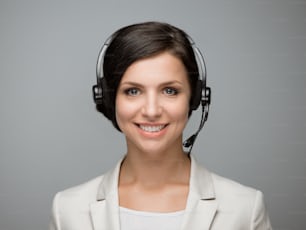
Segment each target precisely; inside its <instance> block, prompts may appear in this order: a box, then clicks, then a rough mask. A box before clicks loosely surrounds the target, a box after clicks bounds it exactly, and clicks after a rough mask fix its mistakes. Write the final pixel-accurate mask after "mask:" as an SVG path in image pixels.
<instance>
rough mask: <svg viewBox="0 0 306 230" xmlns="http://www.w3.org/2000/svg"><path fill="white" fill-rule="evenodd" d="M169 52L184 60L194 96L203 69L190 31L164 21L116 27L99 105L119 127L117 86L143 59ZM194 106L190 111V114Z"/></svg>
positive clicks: (104, 66) (104, 68) (105, 60)
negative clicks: (191, 40) (131, 67)
mask: <svg viewBox="0 0 306 230" xmlns="http://www.w3.org/2000/svg"><path fill="white" fill-rule="evenodd" d="M162 52H169V53H171V54H172V55H174V56H175V57H177V58H179V59H180V60H181V61H182V63H183V64H184V66H185V68H186V70H187V73H188V77H189V78H188V80H189V83H190V88H191V100H192V98H193V97H194V96H195V95H194V94H195V93H196V90H197V89H196V88H197V87H196V85H197V81H198V79H199V70H198V66H197V61H196V58H195V54H194V51H193V48H192V45H191V44H190V41H189V39H188V35H187V34H186V33H185V32H184V31H182V30H181V29H179V28H177V27H175V26H172V25H170V24H167V23H162V22H144V23H138V24H133V25H129V26H126V27H123V28H121V29H119V30H118V31H116V32H115V33H114V34H113V35H112V40H111V42H110V44H109V45H108V47H107V50H106V52H105V55H104V60H103V62H102V63H103V78H104V79H103V95H104V96H103V103H102V104H97V105H96V109H97V110H98V111H99V112H101V113H103V114H104V116H106V117H107V118H108V119H109V120H110V121H111V122H112V123H113V125H114V126H115V127H116V128H117V129H118V130H119V131H121V130H120V128H119V126H118V124H117V121H116V112H115V110H116V108H115V102H116V94H117V89H118V86H119V84H120V81H121V79H122V76H123V75H124V73H125V71H126V70H127V68H128V67H129V66H130V65H131V64H132V63H134V62H135V61H138V60H140V59H144V58H148V57H152V56H154V55H157V54H159V53H162ZM191 112H192V110H190V111H189V116H190V115H191Z"/></svg>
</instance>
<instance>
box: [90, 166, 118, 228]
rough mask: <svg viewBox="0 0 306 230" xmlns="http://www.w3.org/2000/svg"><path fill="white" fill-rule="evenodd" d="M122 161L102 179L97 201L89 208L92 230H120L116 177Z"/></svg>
mask: <svg viewBox="0 0 306 230" xmlns="http://www.w3.org/2000/svg"><path fill="white" fill-rule="evenodd" d="M121 162H122V161H119V162H118V164H117V166H116V167H115V168H114V170H112V171H110V172H108V173H106V174H105V176H104V177H103V180H102V182H101V184H100V187H99V190H98V194H97V201H96V202H94V203H92V204H91V206H90V211H91V218H92V223H93V227H94V230H110V229H112V230H120V218H119V202H118V177H119V170H120V165H121Z"/></svg>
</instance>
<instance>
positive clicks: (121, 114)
mask: <svg viewBox="0 0 306 230" xmlns="http://www.w3.org/2000/svg"><path fill="white" fill-rule="evenodd" d="M115 113H116V120H117V123H118V126H119V127H120V128H121V127H123V126H124V122H125V121H128V120H129V119H131V118H132V117H133V116H134V114H135V106H133V104H131V103H127V102H126V101H122V100H120V97H119V98H117V99H116V111H115Z"/></svg>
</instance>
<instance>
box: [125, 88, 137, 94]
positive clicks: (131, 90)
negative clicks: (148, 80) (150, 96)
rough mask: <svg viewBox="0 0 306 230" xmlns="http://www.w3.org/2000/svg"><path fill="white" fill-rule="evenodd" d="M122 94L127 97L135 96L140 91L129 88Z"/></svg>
mask: <svg viewBox="0 0 306 230" xmlns="http://www.w3.org/2000/svg"><path fill="white" fill-rule="evenodd" d="M124 93H125V94H126V95H128V96H137V95H139V94H140V90H139V89H137V88H129V89H126V90H125V91H124Z"/></svg>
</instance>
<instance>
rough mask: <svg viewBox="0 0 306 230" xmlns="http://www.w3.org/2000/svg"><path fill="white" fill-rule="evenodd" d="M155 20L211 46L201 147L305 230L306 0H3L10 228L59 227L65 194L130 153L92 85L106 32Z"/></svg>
mask: <svg viewBox="0 0 306 230" xmlns="http://www.w3.org/2000/svg"><path fill="white" fill-rule="evenodd" d="M147 20H159V21H166V22H169V23H172V24H174V25H176V26H178V27H181V28H183V29H184V30H185V31H186V32H188V33H189V34H190V35H191V36H192V37H193V39H194V40H195V41H196V43H197V46H198V47H200V48H201V50H202V51H203V52H204V55H205V59H206V62H207V67H208V84H209V86H211V88H212V90H213V94H212V106H211V111H210V116H209V119H208V122H207V123H206V125H205V127H204V130H203V131H202V132H201V134H200V136H199V139H198V141H197V143H196V146H195V147H194V155H195V156H196V157H197V158H198V160H199V161H201V162H202V163H203V164H204V165H206V167H208V168H209V169H211V170H212V171H214V172H216V173H218V174H221V175H223V176H227V177H229V178H232V179H234V180H237V181H239V182H241V183H243V184H246V185H249V186H252V187H256V188H258V189H260V190H262V191H263V192H264V194H265V199H266V204H267V208H268V210H269V213H270V217H271V221H272V224H273V226H274V228H275V229H290V230H294V229H305V228H306V152H305V150H306V144H305V141H306V130H305V127H306V102H305V101H306V97H305V96H306V91H305V87H306V84H305V83H306V81H305V75H306V74H305V73H306V65H305V64H306V63H305V55H306V2H305V1H304V0H286V1H284V0H249V1H246V0H210V1H195V0H194V1H175V0H173V1H165V0H155V1H141V0H138V1H123V0H122V1H110V0H109V1H55V0H52V1H34V0H28V1H21V0H19V1H17V0H15V1H14V0H1V1H0V33H1V36H0V106H1V113H0V114H1V115H0V116H1V117H0V118H1V119H0V130H1V131H0V229H1V230H17V229H23V230H39V229H47V225H48V222H49V215H50V209H51V202H52V198H53V196H54V194H55V193H56V192H57V191H60V190H63V189H65V188H68V187H71V186H73V185H77V184H79V183H82V182H85V181H87V180H89V179H91V178H93V177H96V176H98V175H100V174H101V173H103V172H105V171H106V170H108V169H110V168H111V167H112V166H113V165H114V164H115V162H116V161H117V160H118V159H119V158H120V157H121V156H122V154H123V153H124V152H125V144H124V138H123V136H122V134H120V133H118V132H117V131H115V130H114V129H113V127H112V126H111V124H110V123H109V122H108V121H107V120H106V119H104V118H103V117H102V116H101V115H100V114H98V113H97V112H96V111H95V109H94V104H93V102H92V96H91V86H92V85H93V84H94V83H95V63H96V58H97V54H98V51H99V49H100V47H101V46H102V44H103V42H104V40H105V39H106V38H107V37H108V36H109V35H110V34H111V33H112V32H114V31H115V30H117V29H118V28H120V27H122V26H125V25H127V24H130V23H135V22H141V21H147ZM198 115H199V114H195V116H194V117H193V118H192V119H191V121H190V125H189V126H188V128H187V130H186V135H188V134H190V133H192V132H193V131H194V130H195V128H196V127H197V124H198V122H199V119H198Z"/></svg>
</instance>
